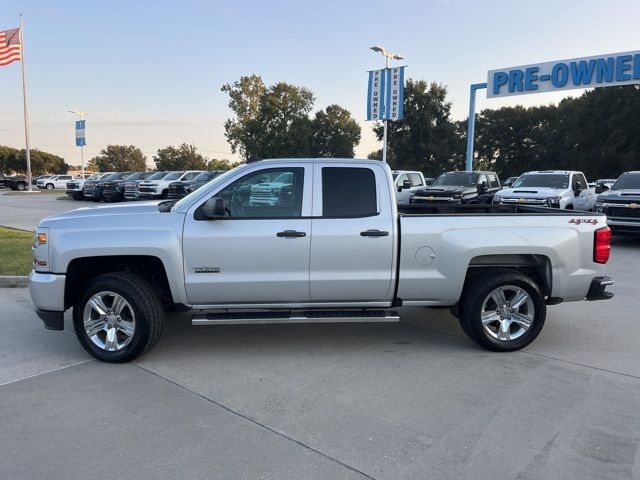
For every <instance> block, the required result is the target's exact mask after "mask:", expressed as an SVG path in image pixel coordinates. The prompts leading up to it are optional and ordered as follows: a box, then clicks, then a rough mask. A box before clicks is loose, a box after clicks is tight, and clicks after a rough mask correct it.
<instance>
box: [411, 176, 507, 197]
mask: <svg viewBox="0 0 640 480" xmlns="http://www.w3.org/2000/svg"><path fill="white" fill-rule="evenodd" d="M498 190H500V180H498V175H496V174H495V173H494V172H447V173H443V174H442V175H440V176H439V177H438V178H436V180H435V181H434V182H433V183H432V184H431V185H429V187H427V188H423V189H419V190H417V191H416V192H415V194H414V195H413V196H412V197H411V198H410V200H409V201H410V203H411V204H412V205H415V204H429V205H433V204H443V203H444V204H456V203H465V204H466V203H470V204H476V203H491V200H492V199H493V195H494V194H495V193H496V192H497V191H498Z"/></svg>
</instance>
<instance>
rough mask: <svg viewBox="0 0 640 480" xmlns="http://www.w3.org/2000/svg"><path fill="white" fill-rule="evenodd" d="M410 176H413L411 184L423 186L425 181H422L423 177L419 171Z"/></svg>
mask: <svg viewBox="0 0 640 480" xmlns="http://www.w3.org/2000/svg"><path fill="white" fill-rule="evenodd" d="M409 177H410V178H411V186H412V187H423V186H424V183H423V181H422V177H421V176H420V174H418V173H410V174H409Z"/></svg>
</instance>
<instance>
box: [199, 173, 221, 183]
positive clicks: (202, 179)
mask: <svg viewBox="0 0 640 480" xmlns="http://www.w3.org/2000/svg"><path fill="white" fill-rule="evenodd" d="M216 175H218V172H202V173H200V174H198V175H197V176H196V177H195V178H194V179H193V181H194V182H208V181H209V180H212V179H213V178H215V177H216Z"/></svg>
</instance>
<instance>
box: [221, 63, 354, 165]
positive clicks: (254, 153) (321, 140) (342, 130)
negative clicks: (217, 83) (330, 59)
mask: <svg viewBox="0 0 640 480" xmlns="http://www.w3.org/2000/svg"><path fill="white" fill-rule="evenodd" d="M222 91H223V92H225V93H227V94H228V95H229V108H230V109H231V111H232V112H233V114H234V117H233V118H230V119H228V120H227V121H226V122H225V125H224V127H225V136H226V138H227V141H228V142H229V145H230V146H231V150H232V152H234V153H236V152H238V153H240V155H241V156H242V158H243V159H245V160H247V159H249V158H252V157H258V158H278V157H280V158H287V157H308V156H353V147H354V146H355V145H356V144H357V143H358V142H359V141H360V128H359V126H358V124H357V123H356V122H355V121H354V120H353V119H352V118H351V114H350V113H349V112H348V111H347V110H345V109H343V108H342V107H339V106H338V105H331V106H329V107H327V108H326V110H324V111H320V112H318V113H317V114H316V115H315V117H314V119H313V120H312V119H310V118H309V114H310V113H311V110H312V108H313V103H314V96H313V93H312V92H311V91H310V90H309V89H307V88H305V87H298V86H296V85H291V84H289V83H285V82H278V83H276V84H274V85H271V86H269V87H267V86H265V85H264V82H263V81H262V78H261V77H260V76H258V75H251V76H248V77H241V78H240V80H238V81H237V82H234V83H231V84H226V85H223V87H222Z"/></svg>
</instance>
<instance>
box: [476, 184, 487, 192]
mask: <svg viewBox="0 0 640 480" xmlns="http://www.w3.org/2000/svg"><path fill="white" fill-rule="evenodd" d="M478 191H479V192H486V191H487V182H482V183H480V185H478Z"/></svg>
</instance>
